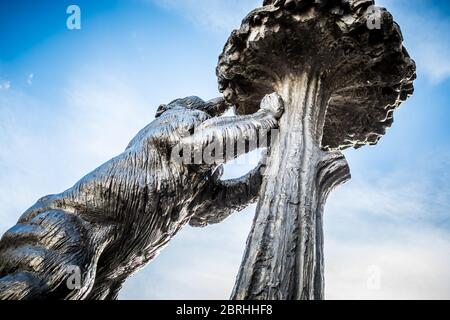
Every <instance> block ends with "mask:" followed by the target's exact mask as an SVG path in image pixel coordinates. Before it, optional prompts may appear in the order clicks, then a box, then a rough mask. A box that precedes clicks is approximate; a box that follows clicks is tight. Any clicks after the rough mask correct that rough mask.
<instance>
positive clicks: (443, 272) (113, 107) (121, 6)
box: [0, 0, 450, 299]
mask: <svg viewBox="0 0 450 320" xmlns="http://www.w3.org/2000/svg"><path fill="white" fill-rule="evenodd" d="M260 2H262V1H259V0H131V1H124V0H122V1H119V0H112V1H111V0H110V1H104V0H98V1H87V0H84V1H50V0H44V1H31V0H28V1H25V0H17V1H13V0H10V1H6V0H2V1H0V30H1V32H0V232H4V231H5V230H6V229H8V228H9V227H10V226H11V225H13V224H14V223H15V222H16V220H17V218H18V216H19V215H20V214H21V213H22V212H23V211H24V210H25V209H27V208H28V207H29V206H31V205H32V204H33V203H34V202H35V201H36V200H37V199H38V198H40V197H41V196H43V195H46V194H52V193H58V192H60V191H63V190H65V189H67V188H68V187H70V186H71V185H73V184H74V183H75V182H76V181H77V180H78V179H79V178H81V177H82V176H83V175H84V174H86V173H88V172H89V171H91V170H92V169H94V168H95V167H97V166H98V165H99V164H101V163H103V162H105V161H107V160H109V159H110V158H111V157H113V156H115V155H117V154H119V153H120V152H121V151H122V150H123V149H124V147H125V146H126V145H127V143H128V141H129V140H130V139H131V138H132V137H133V136H134V135H135V134H136V133H137V132H138V131H139V130H140V129H141V128H142V127H144V126H145V125H146V124H147V123H148V122H150V121H151V120H152V119H153V117H154V113H155V110H156V107H157V106H158V105H159V104H161V103H165V102H168V101H170V100H172V99H175V98H178V97H183V96H188V95H198V96H200V97H202V98H204V99H209V98H213V97H216V96H218V95H219V93H218V91H217V80H216V77H215V66H216V63H217V57H218V55H219V54H220V52H221V51H222V46H223V44H224V43H225V41H226V39H227V37H228V35H229V33H230V32H231V30H232V29H233V28H236V27H238V25H239V22H240V20H241V19H242V18H243V17H244V15H245V14H246V13H247V12H248V11H249V10H250V9H252V8H254V7H256V6H257V5H259V4H260ZM377 3H378V4H379V5H382V6H385V7H387V8H388V9H389V10H390V11H391V12H392V13H393V14H394V16H395V18H396V20H397V21H398V22H399V24H400V25H401V27H402V29H403V33H404V37H405V43H406V46H407V48H408V50H409V51H410V54H411V55H412V57H413V58H414V59H415V60H416V62H417V65H418V80H417V81H416V93H415V95H414V96H413V97H412V98H411V99H410V100H409V101H408V102H407V103H405V104H404V105H402V107H401V108H400V109H399V110H398V111H397V112H396V117H395V119H396V121H395V123H394V126H393V128H392V129H391V130H389V131H388V133H387V135H386V136H385V137H384V138H383V140H382V141H381V142H380V143H379V145H377V146H376V147H365V148H362V149H360V150H357V151H355V150H348V151H346V156H347V158H348V160H349V163H350V166H351V169H352V175H353V179H352V181H351V182H349V183H347V184H346V185H345V186H342V187H340V188H339V189H338V190H336V191H335V192H334V193H333V194H332V196H331V197H330V199H329V201H328V204H327V208H326V218H325V229H326V242H325V251H326V295H327V297H328V298H336V299H339V298H375V299H379V298H406V299H408V298H440V299H442V298H447V299H448V298H450V268H449V266H450V170H449V167H450V125H449V124H450V108H449V107H448V102H449V100H450V99H449V98H450V31H449V30H450V2H448V1H446V0H409V1H407V0H384V1H378V2H377ZM70 4H77V5H79V6H80V8H81V18H82V29H81V30H72V31H71V30H68V29H67V28H66V18H67V14H66V8H67V6H68V5H70ZM248 169H249V166H242V165H236V164H234V165H229V166H228V167H227V171H226V174H227V176H229V177H230V176H236V175H239V174H241V173H245V171H246V170H248ZM253 211H254V207H250V208H248V209H247V210H245V211H244V212H242V213H239V214H236V215H235V216H233V217H232V218H230V219H229V220H227V221H226V222H224V223H223V224H221V225H218V226H214V227H210V228H207V229H192V228H189V227H186V228H185V229H184V230H183V231H182V232H181V233H180V234H179V235H178V236H177V237H176V238H175V239H174V240H173V242H171V243H170V244H169V246H168V247H167V248H166V249H165V250H164V251H163V252H162V253H161V255H160V256H159V257H158V258H157V259H156V260H155V261H154V262H153V263H151V264H150V265H149V266H148V267H147V268H145V269H144V270H143V271H141V272H140V273H138V274H137V275H136V276H134V277H133V278H132V279H130V280H129V281H128V282H127V284H126V285H125V287H124V290H123V291H122V293H121V296H120V297H121V298H122V299H130V298H134V299H157V298H159V299H168V298H192V299H196V298H222V299H226V298H227V297H228V296H229V293H230V291H231V287H232V285H233V282H234V277H235V275H236V273H237V269H238V267H239V263H240V260H241V256H242V253H243V249H244V245H245V239H246V236H247V234H248V232H249V229H250V225H251V221H252V214H253ZM374 276H376V278H377V279H378V280H377V281H378V283H379V285H378V286H375V288H374V287H373V286H371V285H370V281H371V280H373V277H374Z"/></svg>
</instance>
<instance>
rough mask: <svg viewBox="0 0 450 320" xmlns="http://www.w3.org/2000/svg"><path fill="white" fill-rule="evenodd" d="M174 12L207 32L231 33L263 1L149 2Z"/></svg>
mask: <svg viewBox="0 0 450 320" xmlns="http://www.w3.org/2000/svg"><path fill="white" fill-rule="evenodd" d="M147 1H150V2H153V3H155V4H157V5H159V6H161V7H163V8H167V9H169V10H174V11H176V12H177V13H178V14H180V15H182V16H184V17H185V18H187V19H189V20H190V21H191V22H193V23H195V24H196V25H198V26H200V27H202V28H205V30H214V31H217V32H226V33H229V32H231V30H233V29H235V28H238V27H239V24H240V21H241V20H242V19H243V18H244V17H245V16H246V15H247V13H249V12H250V11H251V10H252V9H254V8H257V7H259V6H261V5H262V0H245V1H242V0H227V1H223V0H206V1H204V0H147Z"/></svg>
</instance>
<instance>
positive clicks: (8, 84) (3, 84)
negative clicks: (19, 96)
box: [0, 80, 11, 90]
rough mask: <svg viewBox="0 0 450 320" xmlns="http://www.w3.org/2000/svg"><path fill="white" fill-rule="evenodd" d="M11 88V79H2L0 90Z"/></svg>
mask: <svg viewBox="0 0 450 320" xmlns="http://www.w3.org/2000/svg"><path fill="white" fill-rule="evenodd" d="M9 88H11V81H8V80H3V81H0V90H9Z"/></svg>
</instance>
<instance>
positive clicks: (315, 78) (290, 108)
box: [217, 0, 415, 299]
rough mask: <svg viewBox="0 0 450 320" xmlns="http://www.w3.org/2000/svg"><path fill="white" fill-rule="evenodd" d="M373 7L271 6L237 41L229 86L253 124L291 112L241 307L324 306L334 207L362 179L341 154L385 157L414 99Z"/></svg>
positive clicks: (316, 1)
mask: <svg viewBox="0 0 450 320" xmlns="http://www.w3.org/2000/svg"><path fill="white" fill-rule="evenodd" d="M373 4H374V3H373V1H371V0H266V1H264V6H263V7H262V8H259V9H256V10H254V11H252V12H251V13H250V14H249V15H248V16H247V17H246V18H245V19H244V20H243V23H242V26H241V27H240V29H238V30H235V31H233V33H232V35H231V36H230V38H229V40H228V42H227V43H226V45H225V48H224V52H223V54H222V55H221V56H220V59H219V65H218V68H217V74H218V78H219V83H220V90H221V91H222V92H223V94H224V97H225V99H226V100H227V101H228V102H229V103H231V104H235V105H236V106H237V111H238V112H239V113H241V114H246V113H251V112H254V111H255V110H256V109H257V106H258V102H259V101H260V100H261V98H262V97H263V96H264V95H265V94H267V93H270V92H277V93H278V94H280V95H281V97H282V98H283V100H284V102H285V113H284V115H283V116H282V118H281V120H280V133H279V135H278V140H277V141H276V142H275V143H274V144H273V145H272V147H271V153H270V157H269V159H268V163H267V176H265V178H264V181H263V185H262V189H261V191H260V195H259V196H260V199H259V203H258V206H257V212H256V217H255V220H254V223H253V227H252V230H251V233H250V235H249V238H248V240H247V247H246V251H245V254H244V258H243V262H242V265H241V268H240V271H239V274H238V277H237V280H236V284H235V287H234V290H233V294H232V298H235V299H322V298H323V297H324V279H323V274H324V272H323V268H324V264H323V228H322V215H323V208H324V204H325V200H326V198H327V196H328V194H329V193H330V192H331V190H332V189H333V188H334V187H336V186H338V185H339V184H341V183H343V182H345V181H346V180H348V179H349V178H350V174H349V168H348V166H347V163H346V160H345V158H344V156H343V155H342V154H341V152H340V150H343V149H345V148H348V147H355V148H359V147H361V146H363V145H367V144H369V145H375V144H376V143H377V142H378V141H379V139H380V138H381V136H382V135H384V134H385V131H386V129H387V128H388V127H390V126H391V125H392V123H393V111H394V110H395V109H396V108H397V107H398V106H399V105H400V103H401V102H402V101H404V100H406V99H407V98H408V96H409V95H411V94H412V93H413V84H412V83H413V80H414V79H415V64H414V61H413V60H411V59H410V57H409V55H408V53H407V51H406V49H405V48H404V47H403V46H402V41H403V39H402V35H401V32H400V28H399V26H398V25H397V24H396V23H395V22H394V21H393V18H392V16H391V15H390V14H389V13H388V12H387V11H386V10H385V9H379V19H380V21H379V22H380V26H381V28H380V29H371V28H368V26H370V22H371V19H373V16H372V15H371V14H372V8H370V6H372V5H373Z"/></svg>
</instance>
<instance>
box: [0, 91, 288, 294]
mask: <svg viewBox="0 0 450 320" xmlns="http://www.w3.org/2000/svg"><path fill="white" fill-rule="evenodd" d="M274 97H277V96H276V95H269V96H267V97H266V98H265V99H263V101H262V104H261V109H260V110H259V111H258V112H256V113H255V114H253V115H247V116H236V117H221V118H212V117H213V116H216V115H219V114H220V113H222V112H224V111H225V110H226V105H225V103H224V101H223V99H216V100H213V101H209V102H204V101H203V100H201V99H200V98H197V97H189V98H185V99H178V100H175V101H173V102H171V103H170V104H168V105H163V106H161V107H160V108H159V109H158V113H157V119H156V120H154V121H153V122H152V123H150V124H149V125H148V126H147V127H146V128H144V129H143V130H142V131H141V132H139V134H138V135H137V136H136V137H135V138H134V139H133V140H132V141H131V142H130V144H129V146H128V147H127V149H126V150H125V151H124V152H123V153H122V154H121V155H119V156H118V157H116V158H114V159H112V160H110V161H109V162H107V163H105V164H104V165H102V166H101V167H99V168H98V169H96V170H94V171H93V172H92V173H90V174H89V175H87V176H86V177H84V178H83V179H81V180H80V181H79V182H78V183H77V184H76V185H75V186H73V187H72V188H70V189H69V190H67V191H65V192H63V193H61V194H57V195H51V196H47V197H44V198H42V199H40V200H39V201H38V202H37V203H36V204H35V205H34V206H33V207H31V208H30V209H29V210H27V211H26V212H25V213H24V214H23V215H22V217H21V218H20V220H19V222H18V223H17V225H16V226H14V227H13V228H11V229H10V230H9V231H8V232H6V233H5V235H4V236H3V237H2V239H1V241H0V299H115V298H116V297H117V294H118V292H119V290H120V288H121V287H122V284H123V282H124V281H125V280H126V279H127V278H128V277H129V276H130V275H131V274H133V273H134V272H136V271H137V270H139V269H140V268H142V267H143V266H144V265H145V264H146V263H148V262H149V261H150V260H152V259H153V258H154V257H155V256H156V255H157V254H158V252H159V251H160V250H161V249H162V248H163V247H164V246H165V245H166V244H167V243H168V242H169V240H170V239H171V238H172V237H173V236H174V235H175V234H176V233H177V232H178V231H179V230H180V229H181V228H182V227H183V226H184V225H186V224H187V223H188V222H191V225H194V226H203V225H205V224H208V223H218V222H220V221H221V220H223V219H225V218H226V217H227V216H228V215H230V214H231V212H232V211H233V210H239V209H242V208H243V207H244V206H246V205H247V204H248V203H250V202H252V201H254V200H255V198H256V196H257V194H258V190H259V187H260V185H261V181H262V176H261V171H260V170H262V167H259V168H256V169H255V170H253V171H251V172H250V173H249V174H248V175H246V176H244V177H242V178H241V179H236V180H230V181H220V179H219V178H220V170H216V168H217V164H216V163H215V161H212V162H206V161H203V160H202V159H201V160H202V161H199V162H196V163H192V162H190V161H186V162H182V161H179V160H177V159H178V158H177V157H174V156H175V155H176V154H175V155H174V154H173V151H174V150H180V151H188V152H189V150H200V151H205V152H206V150H207V147H208V146H209V145H211V144H213V143H216V142H218V141H220V142H221V144H222V145H227V146H229V145H231V146H233V148H232V151H231V152H230V151H229V152H226V154H225V155H224V156H225V157H226V158H224V159H221V157H219V155H214V156H217V159H219V160H225V161H226V160H230V159H232V158H234V157H237V156H239V155H241V154H243V153H245V152H246V151H251V147H250V149H248V150H246V149H241V148H235V147H234V146H235V145H236V143H237V142H239V141H240V140H242V139H244V138H245V137H254V138H255V139H256V141H257V143H255V144H254V145H253V146H254V147H255V148H256V147H258V145H259V142H262V141H260V140H259V139H258V137H260V136H264V135H262V134H261V133H262V131H264V130H270V129H272V128H275V127H276V126H277V119H278V118H279V117H280V115H281V113H282V111H283V105H282V103H281V100H280V99H274ZM190 133H192V134H190ZM180 146H181V147H180ZM185 156H187V157H188V159H187V160H191V159H189V158H190V157H191V155H190V154H188V155H186V154H185ZM77 273H79V274H78V276H79V279H78V280H79V283H78V284H77V283H76V281H74V283H72V284H71V285H70V286H69V285H68V284H69V283H70V282H68V280H71V277H72V276H76V274H77Z"/></svg>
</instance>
